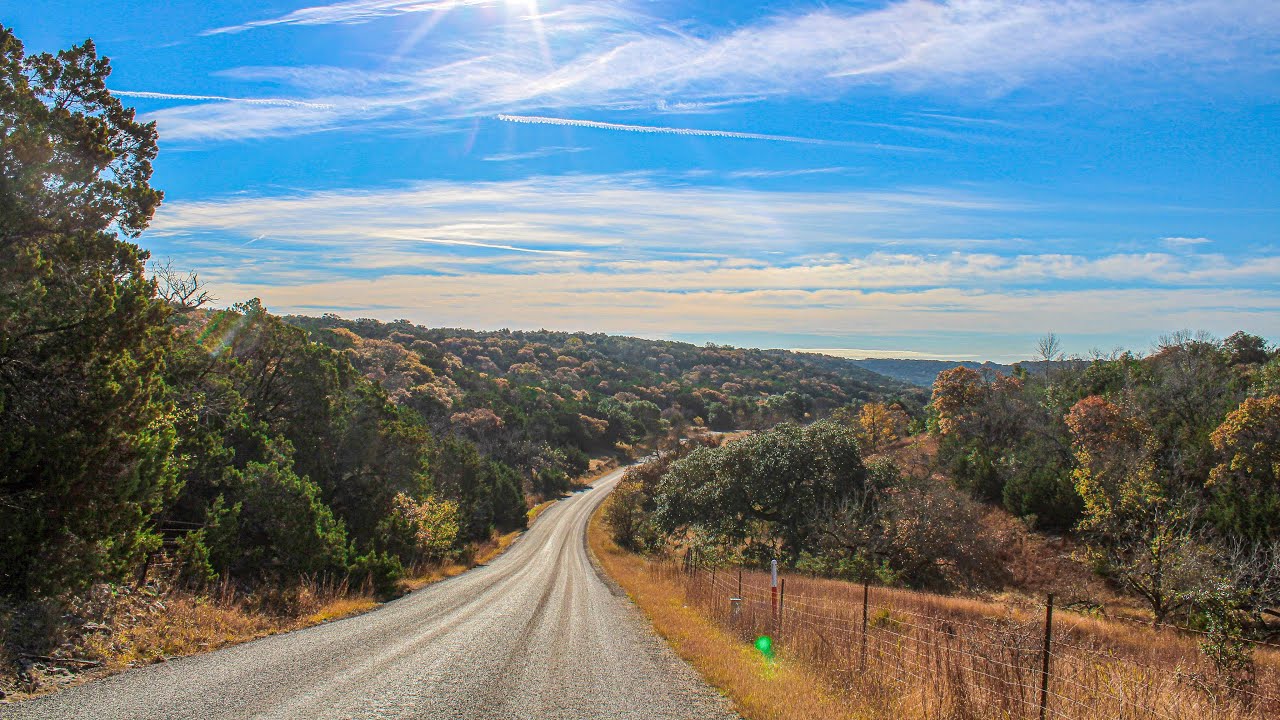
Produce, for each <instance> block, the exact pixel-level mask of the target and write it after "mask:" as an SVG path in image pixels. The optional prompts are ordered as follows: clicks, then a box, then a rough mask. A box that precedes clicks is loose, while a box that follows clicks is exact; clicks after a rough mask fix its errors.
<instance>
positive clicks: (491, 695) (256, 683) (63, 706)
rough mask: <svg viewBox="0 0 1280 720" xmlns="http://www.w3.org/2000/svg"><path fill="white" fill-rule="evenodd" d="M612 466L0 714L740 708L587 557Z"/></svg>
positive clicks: (559, 712) (153, 719)
mask: <svg viewBox="0 0 1280 720" xmlns="http://www.w3.org/2000/svg"><path fill="white" fill-rule="evenodd" d="M621 474H622V471H621V470H619V471H618V472H615V473H612V474H611V475H609V476H607V477H605V478H603V479H601V480H600V481H599V482H597V483H596V484H595V486H594V487H593V488H592V489H591V490H588V491H586V492H583V493H579V494H577V495H574V496H572V497H570V498H568V499H566V500H563V501H561V502H559V503H556V504H555V505H553V506H552V507H551V508H549V509H548V510H547V511H546V512H544V513H543V514H542V516H541V517H539V518H538V521H537V522H536V523H534V525H533V527H532V528H531V529H530V530H529V531H528V532H527V533H525V535H524V536H523V537H522V538H520V539H519V540H517V541H516V543H515V544H514V545H513V546H512V547H511V548H510V549H508V550H507V552H506V553H504V554H502V555H501V556H499V557H498V558H497V559H496V560H494V561H493V562H492V563H490V564H489V565H486V566H484V567H479V568H476V569H474V570H471V571H470V572H467V573H464V574H462V575H459V576H458V577H456V578H453V579H451V580H446V581H444V582H440V583H436V584H434V585H430V586H428V587H426V588H423V589H422V590H419V591H418V592H415V593H412V594H410V595H407V596H405V597H403V598H400V599H399V600H396V601H394V602H391V603H388V604H387V605H385V606H383V607H382V608H380V609H378V610H377V611H375V612H371V613H367V614H365V615H360V616H357V617H352V618H348V619H346V620H340V621H337V622H333V623H329V624H326V625H320V626H317V627H313V628H308V629H306V630H299V631H297V632H292V633H287V634H284V635H276V636H273V637H269V638H264V639H262V640H257V641H254V642H251V643H246V644H243V645H237V646H235V647H230V648H226V649H224V650H219V651H217V652H212V653H208V654H205V655H197V656H194V657H189V658H183V659H180V660H174V661H172V662H168V663H163V664H159V665H152V666H149V667H146V668H140V669H136V670H130V671H129V672H126V673H123V674H121V675H117V676H115V677H111V678H108V679H105V680H101V681H98V682H93V683H89V684H86V685H81V686H79V687H76V688H71V689H69V690H65V691H63V692H60V693H57V694H55V695H50V696H47V697H42V698H38V699H35V700H30V701H26V702H23V703H16V704H11V705H0V718H13V719H14V720H18V719H25V718H41V719H43V720H55V719H59V718H94V719H97V718H139V719H143V718H145V719H147V720H159V719H161V718H200V719H201V720H206V719H207V720H212V719H213V718H432V719H433V720H445V719H447V718H459V719H460V718H468V719H470V718H476V719H487V718H495V719H496V718H503V719H507V718H547V719H559V718H564V719H566V720H567V719H570V718H572V719H575V720H576V719H582V720H588V719H591V720H594V719H596V718H637V719H641V718H643V719H644V720H658V719H662V718H697V719H698V720H704V719H706V720H718V719H720V718H723V719H725V720H729V719H730V718H736V717H737V716H736V715H735V714H733V713H732V712H731V710H730V709H729V706H728V703H727V702H726V701H725V700H724V699H723V698H721V697H720V696H719V695H718V694H716V693H715V692H714V691H713V690H712V689H710V688H709V687H708V686H706V685H705V684H704V683H702V681H701V680H700V679H698V677H697V676H696V675H695V674H694V672H693V670H692V669H691V668H690V667H689V666H688V665H686V664H684V663H683V662H682V661H681V660H680V659H679V658H677V657H676V656H675V654H674V653H673V652H672V651H671V649H670V648H669V647H667V645H666V644H665V643H663V642H662V641H661V640H660V639H658V638H657V637H656V636H655V635H654V634H653V631H652V630H651V629H650V627H649V625H648V623H647V622H646V621H645V620H644V618H643V617H642V616H641V615H640V614H639V612H638V611H637V610H636V609H635V607H634V606H633V605H632V604H631V603H630V601H628V600H627V599H626V597H625V596H622V597H620V596H618V595H616V594H614V592H613V591H611V590H610V587H609V586H608V585H607V584H606V583H605V582H604V581H602V580H601V579H600V577H599V576H597V574H596V572H595V570H594V569H593V568H592V565H591V561H590V560H589V558H588V555H587V550H586V543H585V538H586V526H587V519H588V517H589V516H590V514H591V511H592V510H594V509H595V508H596V506H597V505H599V504H600V501H601V500H603V499H604V496H605V495H606V494H607V493H608V492H609V490H610V489H612V487H613V485H614V484H615V483H616V482H617V480H618V478H619V477H620V476H621Z"/></svg>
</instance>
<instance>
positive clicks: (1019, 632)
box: [589, 513, 1280, 720]
mask: <svg viewBox="0 0 1280 720" xmlns="http://www.w3.org/2000/svg"><path fill="white" fill-rule="evenodd" d="M600 518H601V514H599V513H597V515H596V517H595V518H594V519H593V522H592V526H591V530H590V533H589V535H590V542H591V548H592V550H593V552H594V553H595V554H596V556H597V557H598V558H599V560H600V562H601V564H602V565H603V566H604V568H605V570H606V571H607V572H608V573H609V574H610V575H611V576H612V577H613V578H614V579H615V580H616V581H617V582H618V583H619V584H621V585H622V587H623V588H625V589H626V590H627V592H628V594H630V595H631V597H632V598H633V599H634V600H635V602H636V603H637V604H638V605H639V606H640V608H641V609H642V610H643V611H644V612H645V613H646V614H647V615H648V616H649V617H650V618H651V620H652V621H653V623H654V626H655V627H656V628H657V630H658V632H659V633H660V634H662V635H663V636H664V637H666V638H667V639H668V640H669V641H670V642H671V644H672V646H673V647H674V648H675V649H676V651H677V652H678V653H680V655H681V656H682V657H684V658H685V659H686V660H688V661H689V662H691V663H692V664H693V665H694V667H696V668H697V669H698V670H699V671H700V672H701V673H702V674H703V676H704V677H705V678H706V679H707V680H708V681H709V682H711V683H712V684H714V685H716V686H717V687H719V688H721V689H722V690H723V691H724V692H725V693H726V694H727V695H728V696H729V697H730V698H732V699H733V700H734V702H735V703H736V704H737V706H738V709H739V711H740V712H741V713H742V714H743V715H744V716H745V717H747V718H751V719H753V720H764V719H766V718H768V719H770V720H781V719H789V718H854V717H856V718H893V719H894V720H915V719H925V718H937V719H940V720H949V719H957V720H958V719H967V718H972V719H973V720H980V719H981V720H985V719H987V718H1038V717H1040V700H1041V680H1042V664H1041V663H1042V662H1043V659H1044V654H1043V648H1044V622H1045V609H1044V606H1043V605H1037V604H1035V603H1033V602H1029V601H1022V602H1018V603H1014V602H1011V601H1008V600H1004V599H1002V601H1001V602H992V601H986V600H981V599H972V598H957V597H945V596H939V595H932V594H927V593H916V592H911V591H906V590H894V589H888V588H878V587H871V588H869V589H868V608H867V618H866V625H867V632H866V635H865V638H866V640H865V642H866V649H865V651H864V650H863V637H864V636H863V633H862V625H863V588H862V586H861V585H858V584H852V583H847V582H841V581H835V580H824V579H815V578H809V577H803V576H792V575H784V578H785V579H786V581H787V585H786V588H785V593H784V595H783V597H782V610H781V612H780V613H779V615H778V616H777V617H776V619H775V616H774V614H773V612H772V610H771V601H770V596H769V578H768V575H767V574H766V573H760V572H744V573H743V575H742V591H741V594H740V596H741V597H742V598H743V601H742V604H741V611H740V614H739V615H738V616H737V617H736V618H735V617H734V616H733V614H732V610H731V603H730V598H731V597H733V596H735V595H739V592H738V572H737V570H736V569H720V570H717V571H715V572H714V573H713V572H712V570H711V569H710V568H700V569H698V570H696V571H695V572H693V573H686V572H684V571H683V569H682V567H681V566H680V565H679V564H677V563H672V562H669V561H661V560H652V559H648V558H644V557H641V556H638V555H634V554H631V553H627V552H624V551H622V550H621V549H619V548H618V547H617V546H616V545H614V544H613V542H612V541H611V540H610V539H609V537H608V533H607V531H606V529H605V528H604V527H603V523H602V520H601V519H600ZM1053 631H1054V640H1053V642H1052V643H1051V646H1050V647H1051V651H1050V674H1049V683H1048V687H1047V693H1046V696H1045V699H1046V700H1047V702H1046V704H1045V708H1044V717H1046V718H1066V719H1069V720H1076V719H1079V720H1094V719H1095V718H1108V719H1109V718H1123V719H1125V720H1130V719H1132V720H1147V719H1151V720H1159V719H1164V718H1179V719H1181V718H1188V719H1190V718H1195V719H1196V720H1237V719H1245V718H1250V719H1253V718H1256V719H1259V720H1261V719H1262V718H1274V717H1280V652H1278V651H1277V649H1276V648H1273V647H1259V648H1256V649H1255V651H1254V667H1253V671H1252V677H1249V678H1245V677H1239V676H1237V677H1225V676H1223V675H1222V674H1221V673H1218V672H1217V671H1215V669H1214V667H1213V666H1212V665H1211V664H1210V663H1209V662H1208V661H1207V660H1206V659H1205V657H1204V654H1203V653H1202V652H1201V650H1200V641H1201V640H1202V639H1203V638H1201V637H1199V636H1196V635H1194V634H1190V633H1185V632H1181V631H1178V630H1176V629H1173V628H1164V629H1161V630H1156V629H1153V628H1151V627H1150V626H1147V625H1140V624H1135V623H1131V622H1121V621H1117V620H1113V619H1107V618H1100V617H1092V616H1087V615H1082V614H1078V613H1073V612H1066V611H1062V610H1059V611H1057V612H1056V613H1055V617H1054V623H1053ZM761 635H767V636H770V637H771V638H772V639H773V640H774V648H775V650H776V654H775V656H774V657H773V659H771V660H770V659H766V658H764V657H763V656H762V655H761V653H760V652H758V651H756V650H755V649H754V648H753V646H752V641H753V640H754V639H755V638H756V637H758V636H761Z"/></svg>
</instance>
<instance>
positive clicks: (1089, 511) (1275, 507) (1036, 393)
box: [608, 332, 1280, 636]
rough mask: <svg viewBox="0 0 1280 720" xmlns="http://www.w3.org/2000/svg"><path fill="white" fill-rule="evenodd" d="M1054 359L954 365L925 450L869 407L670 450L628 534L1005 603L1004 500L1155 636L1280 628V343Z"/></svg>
mask: <svg viewBox="0 0 1280 720" xmlns="http://www.w3.org/2000/svg"><path fill="white" fill-rule="evenodd" d="M1042 346H1043V347H1044V348H1045V349H1046V350H1047V351H1048V353H1047V355H1048V357H1050V358H1052V359H1053V360H1054V362H1050V363H1041V364H1039V365H1038V371H1037V372H1029V371H1028V370H1027V369H1026V368H1024V367H1021V366H1014V367H1013V368H1012V369H1011V373H1010V374H1008V375H1004V374H1000V373H994V372H986V373H984V372H979V371H977V370H974V369H972V368H969V367H963V366H961V367H954V368H953V369H951V370H948V371H945V372H943V373H941V374H940V375H939V376H938V378H937V380H936V381H935V383H934V386H933V396H932V400H931V403H930V405H929V407H928V414H927V416H928V420H927V423H926V427H925V428H922V429H921V432H919V433H918V434H917V435H916V436H915V437H912V438H905V437H903V435H904V430H909V428H910V426H909V425H908V424H907V422H906V418H905V417H899V418H898V419H897V420H896V421H895V420H893V413H891V412H889V410H890V408H885V407H884V406H883V405H880V404H877V403H868V404H865V405H864V406H863V407H862V408H861V410H860V412H859V413H858V414H856V415H853V414H849V413H845V412H840V413H837V414H836V415H835V416H834V417H833V418H831V419H828V420H825V421H821V422H818V423H815V424H812V425H809V426H807V427H802V426H799V425H794V424H790V423H784V424H782V425H779V426H777V427H775V428H773V429H771V430H768V431H765V432H761V433H758V434H756V435H754V436H751V437H750V438H747V439H744V440H739V441H736V442H732V443H728V444H724V445H722V446H719V447H716V446H715V443H711V444H710V446H700V447H693V446H689V447H683V448H680V449H678V450H677V451H675V452H672V453H668V454H666V455H664V456H662V457H661V458H659V460H657V461H656V462H654V463H650V464H649V465H647V466H646V467H644V468H638V469H636V470H633V471H631V472H629V474H628V476H627V477H626V478H625V479H624V482H623V483H622V485H621V486H620V487H619V489H618V491H617V492H616V495H615V500H614V501H613V502H612V504H611V506H610V507H609V510H608V513H609V519H610V521H611V523H612V527H613V531H614V537H615V540H617V542H618V543H619V544H621V545H623V546H625V547H629V548H631V549H635V550H639V551H642V552H659V553H660V552H665V551H668V550H669V549H670V548H671V544H672V543H676V544H677V545H689V544H691V545H692V546H694V547H698V548H699V549H700V551H701V552H702V553H703V555H704V557H728V558H738V559H739V560H740V561H744V562H747V563H762V562H763V561H765V560H766V559H769V558H774V557H777V558H781V559H782V560H784V561H785V562H788V563H790V564H792V565H794V566H795V567H797V568H800V569H803V570H808V571H812V572H816V573H819V574H825V575H831V576H838V577H848V578H852V579H862V578H867V577H874V578H876V579H878V580H879V581H881V582H885V583H888V584H895V585H906V586H909V587H917V588H927V589H933V590H986V591H992V590H1004V589H1010V588H1011V583H1012V577H1011V576H1010V568H1009V567H1008V565H1009V563H1008V562H1007V556H1006V554H1005V553H1006V552H1007V547H1004V546H1003V545H1006V544H1007V543H1002V542H1001V541H1000V538H998V537H997V536H996V535H995V534H994V533H992V532H990V528H989V527H988V526H987V523H986V522H984V517H989V516H990V513H991V511H992V509H994V508H1001V509H1003V510H1005V511H1007V512H1008V513H1010V514H1012V515H1013V516H1016V517H1018V518H1020V519H1021V521H1022V522H1023V524H1024V525H1025V526H1026V527H1028V528H1032V529H1035V530H1038V531H1042V532H1048V533H1066V534H1067V535H1069V536H1070V537H1071V538H1072V540H1073V543H1074V546H1075V547H1077V548H1078V551H1077V552H1076V554H1075V557H1076V559H1077V560H1078V561H1079V562H1080V563H1081V564H1082V565H1083V566H1085V567H1087V568H1088V570H1089V571H1091V572H1093V573H1095V574H1096V575H1097V576H1098V577H1099V578H1101V579H1103V580H1104V581H1106V582H1107V583H1109V584H1110V587H1111V588H1112V589H1113V590H1115V591H1116V592H1118V593H1120V594H1122V595H1123V596H1125V597H1128V598H1130V599H1132V600H1133V601H1134V602H1137V603H1140V604H1142V605H1143V606H1145V607H1146V608H1147V610H1148V612H1149V616H1150V617H1151V618H1152V619H1153V620H1154V621H1156V622H1163V621H1170V620H1177V621H1180V622H1189V623H1195V624H1199V625H1200V626H1204V627H1209V628H1210V629H1212V628H1215V627H1216V628H1218V629H1233V630H1234V631H1237V632H1240V631H1247V632H1251V633H1255V634H1256V635H1258V636H1265V635H1269V634H1271V633H1273V632H1275V622H1274V621H1275V618H1276V617H1280V615H1277V610H1280V351H1277V350H1276V349H1274V348H1272V347H1270V346H1269V345H1268V343H1267V342H1266V340H1264V339H1263V338H1261V337H1258V336H1255V335H1250V334H1247V333H1243V332H1239V333H1235V334H1233V335H1231V336H1230V337H1228V338H1226V339H1225V340H1216V339H1214V338H1211V337H1209V336H1207V335H1205V334H1195V335H1192V334H1188V333H1179V334H1175V335H1172V336H1169V337H1165V338H1162V339H1161V340H1160V341H1159V342H1158V343H1157V346H1156V349H1155V351H1154V352H1152V353H1151V354H1150V355H1147V356H1138V355H1135V354H1133V353H1118V354H1115V355H1111V356H1105V357H1104V356H1096V357H1091V358H1073V359H1064V358H1061V357H1059V356H1058V354H1057V353H1056V342H1055V340H1054V339H1053V338H1052V337H1051V336H1049V337H1047V338H1046V339H1045V340H1044V341H1042ZM1012 589H1017V588H1012ZM1067 600H1069V601H1071V602H1079V603H1082V604H1083V605H1084V606H1096V605H1097V602H1098V598H1097V597H1092V598H1090V597H1079V596H1077V597H1067Z"/></svg>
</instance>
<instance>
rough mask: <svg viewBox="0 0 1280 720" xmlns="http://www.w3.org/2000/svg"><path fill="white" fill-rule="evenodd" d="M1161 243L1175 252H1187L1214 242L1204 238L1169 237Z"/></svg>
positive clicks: (1162, 239)
mask: <svg viewBox="0 0 1280 720" xmlns="http://www.w3.org/2000/svg"><path fill="white" fill-rule="evenodd" d="M1160 242H1162V243H1164V244H1165V245H1166V246H1168V247H1169V248H1172V249H1174V250H1187V249H1191V248H1194V247H1196V246H1199V245H1208V244H1209V243H1211V242H1213V241H1212V240H1210V239H1209V238H1203V237H1167V238H1161V240H1160Z"/></svg>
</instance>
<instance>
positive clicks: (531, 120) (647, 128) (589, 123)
mask: <svg viewBox="0 0 1280 720" xmlns="http://www.w3.org/2000/svg"><path fill="white" fill-rule="evenodd" d="M498 119H499V120H504V121H506V122H515V123H528V124H531V125H568V126H571V127H585V128H597V129H600V130H624V131H626V132H637V133H661V134H664V135H700V136H703V137H723V138H738V139H740V140H773V141H775V142H790V143H804V144H806V145H837V144H841V143H836V142H833V141H831V140H818V139H816V138H804V137H794V136H791V135H765V134H762V133H747V132H733V131H732V130H700V129H697V128H679V127H664V126H657V125H623V124H621V123H609V122H599V121H596V120H574V119H571V118H554V117H542V116H539V115H499V116H498Z"/></svg>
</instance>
